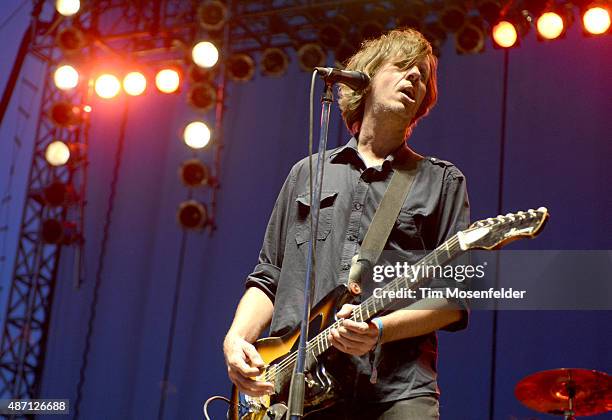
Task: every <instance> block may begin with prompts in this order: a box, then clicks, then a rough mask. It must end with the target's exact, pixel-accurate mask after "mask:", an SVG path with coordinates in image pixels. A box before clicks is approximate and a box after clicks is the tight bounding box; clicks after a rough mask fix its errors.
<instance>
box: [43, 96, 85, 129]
mask: <svg viewBox="0 0 612 420" xmlns="http://www.w3.org/2000/svg"><path fill="white" fill-rule="evenodd" d="M49 117H50V118H51V120H52V121H53V122H54V123H55V125H57V126H58V127H64V128H67V127H72V126H75V125H77V124H80V123H81V121H82V114H81V108H79V107H78V106H76V105H73V104H71V103H69V102H64V101H60V102H56V103H54V104H53V105H51V109H50V110H49Z"/></svg>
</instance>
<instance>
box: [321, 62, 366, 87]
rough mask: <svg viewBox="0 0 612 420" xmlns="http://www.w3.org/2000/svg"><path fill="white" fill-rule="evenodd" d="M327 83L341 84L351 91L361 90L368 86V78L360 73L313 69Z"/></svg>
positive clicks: (332, 69)
mask: <svg viewBox="0 0 612 420" xmlns="http://www.w3.org/2000/svg"><path fill="white" fill-rule="evenodd" d="M315 70H316V71H317V73H319V76H321V78H322V79H323V80H325V81H326V82H327V83H330V84H333V83H343V84H345V85H347V86H348V87H350V88H351V89H353V90H363V89H365V88H367V87H368V85H369V84H370V77H369V76H368V75H367V74H365V73H362V72H360V71H349V70H340V69H335V68H333V67H315Z"/></svg>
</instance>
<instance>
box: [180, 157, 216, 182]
mask: <svg viewBox="0 0 612 420" xmlns="http://www.w3.org/2000/svg"><path fill="white" fill-rule="evenodd" d="M208 174H209V170H208V167H207V166H206V165H204V163H202V162H201V161H200V160H199V159H189V160H186V161H185V162H183V164H182V165H181V167H180V168H179V177H180V179H181V182H182V183H183V184H184V185H185V186H187V187H201V186H203V185H206V184H208V178H209V175H208Z"/></svg>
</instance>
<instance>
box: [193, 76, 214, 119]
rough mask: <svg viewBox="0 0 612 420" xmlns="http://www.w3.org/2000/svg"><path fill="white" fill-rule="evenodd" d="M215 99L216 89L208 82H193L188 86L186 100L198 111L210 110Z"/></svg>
mask: <svg viewBox="0 0 612 420" xmlns="http://www.w3.org/2000/svg"><path fill="white" fill-rule="evenodd" d="M216 101H217V91H216V90H215V88H214V87H213V86H212V85H211V84H210V83H206V82H203V83H194V84H193V85H191V87H190V88H189V92H188V94H187V102H189V105H191V106H193V107H194V108H195V109H197V110H198V111H200V112H208V111H210V110H211V109H212V108H213V107H214V106H215V103H216Z"/></svg>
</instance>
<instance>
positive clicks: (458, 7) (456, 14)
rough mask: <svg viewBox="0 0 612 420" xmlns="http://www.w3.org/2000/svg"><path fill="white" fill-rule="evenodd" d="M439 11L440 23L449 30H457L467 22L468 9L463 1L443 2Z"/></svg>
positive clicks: (451, 0)
mask: <svg viewBox="0 0 612 420" xmlns="http://www.w3.org/2000/svg"><path fill="white" fill-rule="evenodd" d="M442 5H443V6H442V10H441V11H440V12H439V16H440V24H441V25H442V27H443V28H444V29H445V30H447V31H448V32H456V31H457V30H458V29H459V28H460V27H461V26H462V25H463V23H464V22H465V16H466V13H467V9H466V7H465V5H464V4H463V2H462V1H457V0H450V1H445V2H442Z"/></svg>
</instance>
